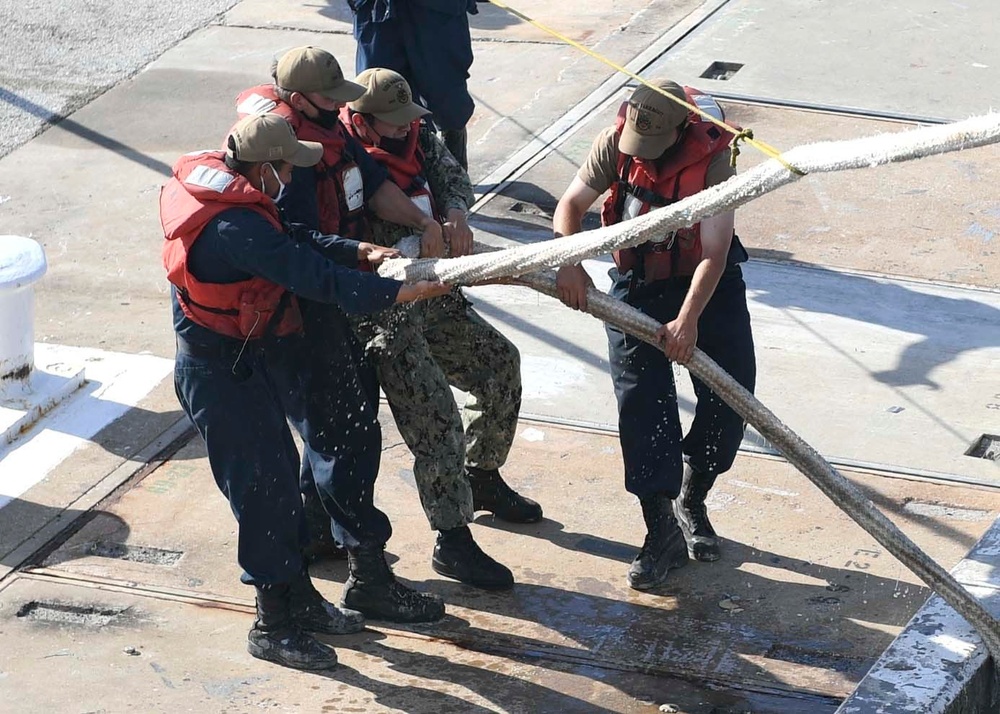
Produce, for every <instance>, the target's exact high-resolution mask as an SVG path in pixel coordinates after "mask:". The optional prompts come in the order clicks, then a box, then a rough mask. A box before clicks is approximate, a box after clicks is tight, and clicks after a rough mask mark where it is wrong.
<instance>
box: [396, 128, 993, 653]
mask: <svg viewBox="0 0 1000 714" xmlns="http://www.w3.org/2000/svg"><path fill="white" fill-rule="evenodd" d="M997 142H1000V113H990V114H987V115H984V116H979V117H973V118H971V119H967V120H965V121H962V122H957V123H954V124H944V125H938V126H931V127H924V128H919V129H913V130H910V131H906V132H902V133H897V134H882V135H878V136H872V137H868V138H864V139H852V140H847V141H837V142H824V143H819V144H810V145H805V146H801V147H798V148H795V149H792V150H791V151H788V152H786V153H785V154H784V157H785V159H786V161H787V162H788V163H790V164H791V165H792V166H795V167H796V168H797V169H799V170H800V171H803V172H805V173H824V172H832V171H843V170H846V169H857V168H867V167H870V166H878V165H880V164H887V163H891V162H897V161H908V160H911V159H918V158H923V157H925V156H932V155H934V154H942V153H946V152H950V151H957V150H960V149H969V148H973V147H977V146H984V145H987V144H993V143H997ZM798 178H800V176H799V175H798V174H795V173H793V172H792V171H789V170H788V169H787V168H786V167H785V166H783V165H782V164H781V163H780V162H778V161H775V160H773V159H771V160H768V161H766V162H764V163H763V164H761V165H759V166H757V167H755V168H753V169H751V170H749V171H747V172H746V173H745V174H742V175H739V176H736V177H734V178H732V179H730V180H729V181H727V182H725V183H723V184H720V185H718V186H714V187H712V188H710V189H707V190H705V191H702V192H701V193H699V194H697V195H695V196H692V197H690V198H687V199H684V200H683V201H679V202H678V203H676V204H673V205H671V206H667V207H665V208H661V209H657V210H655V211H652V212H650V213H648V214H646V215H645V216H641V217H639V218H637V219H634V220H631V221H628V222H625V223H621V224H618V225H615V226H610V227H608V228H602V229H599V230H595V231H589V232H586V233H580V234H576V235H572V236H567V237H565V238H560V239H555V240H552V241H548V242H546V243H541V244H536V245H530V246H520V247H516V248H508V249H505V250H496V249H493V248H492V247H486V246H483V245H481V244H478V243H477V251H478V250H485V251H487V252H483V253H478V252H477V253H476V254H475V255H471V256H466V257H462V258H450V259H442V260H420V259H417V260H410V259H398V260H391V261H386V263H385V264H384V265H383V266H382V267H381V268H380V269H379V273H380V274H382V275H385V276H388V277H396V278H400V279H405V280H407V281H408V282H413V281H416V280H426V279H439V280H443V281H445V282H449V283H453V284H471V283H476V282H481V281H485V280H491V279H497V278H505V277H506V278H510V277H516V279H515V280H513V281H512V282H516V283H520V284H523V285H527V286H530V287H532V288H534V289H536V290H538V291H540V292H543V293H545V294H548V295H551V296H553V297H558V295H557V293H556V285H555V276H554V274H552V273H551V272H545V273H536V272H535V271H538V270H540V269H542V268H547V267H554V266H557V265H564V264H568V263H577V262H579V261H581V260H583V259H584V258H589V257H594V256H597V255H603V254H606V253H609V252H611V251H612V250H617V249H619V248H625V247H629V246H634V245H638V244H640V243H643V242H645V241H646V240H648V239H649V238H651V237H654V236H657V235H663V234H664V233H665V232H667V231H670V230H675V229H677V228H681V227H684V226H689V225H692V224H693V223H696V222H697V221H699V220H701V219H702V218H705V217H707V216H711V215H715V214H718V213H722V212H724V211H728V210H730V209H733V208H735V207H737V206H740V205H742V204H744V203H747V202H748V201H751V200H752V199H754V198H756V197H757V196H761V195H763V194H765V193H768V192H770V191H773V190H774V189H776V188H778V187H779V186H783V185H785V184H787V183H791V182H792V181H795V180H797V179H798ZM533 273H534V274H533ZM587 306H588V312H590V313H591V314H592V315H594V316H595V317H598V318H599V319H601V320H603V321H605V322H607V323H609V324H611V325H614V326H616V327H618V328H619V329H621V330H623V331H625V332H627V333H629V334H632V335H635V336H636V337H638V338H639V339H642V340H644V341H645V342H648V343H650V344H652V345H656V344H657V343H656V338H655V334H656V331H657V330H658V329H659V328H660V324H659V323H658V322H657V321H656V320H654V319H653V318H651V317H649V316H648V315H645V314H643V313H642V312H639V311H638V310H635V309H634V308H632V307H630V306H629V305H627V304H625V303H623V302H621V301H619V300H615V299H614V298H611V297H608V296H607V295H603V294H602V293H600V292H598V291H596V290H593V289H591V290H589V291H588V294H587ZM684 366H685V367H687V368H688V370H689V371H690V372H691V373H692V374H693V375H694V376H696V377H697V378H698V379H700V380H701V381H702V382H704V383H705V384H707V385H708V386H709V387H710V388H711V389H712V391H714V392H715V393H716V394H718V395H719V397H721V398H722V399H723V400H725V402H726V403H727V404H729V406H730V407H732V408H733V410H734V411H736V413H737V414H739V415H740V416H742V417H743V418H744V419H745V420H746V421H747V423H749V424H751V425H753V427H754V428H756V429H757V431H759V432H760V433H761V435H763V436H764V437H765V438H766V439H767V440H768V441H770V442H771V443H772V444H774V446H775V447H776V448H777V449H778V450H779V451H780V452H781V453H782V455H783V456H784V457H785V458H786V459H788V461H789V462H790V463H791V464H793V465H794V466H795V467H796V468H797V469H798V470H799V471H801V472H802V473H803V474H805V476H806V477H807V478H809V480H810V481H812V482H813V483H814V484H816V486H817V487H818V488H819V489H820V490H821V491H822V492H823V493H825V494H826V495H827V496H828V497H829V498H830V499H831V500H832V501H833V502H834V503H835V504H836V505H837V506H838V507H839V508H841V509H842V510H843V511H844V512H845V513H847V515H848V516H850V517H851V518H852V519H853V520H854V521H855V522H857V523H858V524H859V525H860V526H861V527H862V528H864V529H865V531H867V532H868V533H869V534H870V535H871V536H872V537H874V538H875V540H877V541H878V542H879V543H881V544H882V545H883V546H885V548H886V550H888V551H889V552H890V553H892V554H893V556H895V557H896V558H897V559H898V560H899V561H900V562H901V563H903V564H904V565H905V566H906V567H908V568H909V569H910V570H911V571H912V572H914V573H915V574H916V575H917V576H919V577H920V579H921V580H923V581H924V582H925V583H926V584H927V585H928V586H929V587H930V588H931V589H933V590H934V591H936V592H937V593H938V594H940V595H941V597H942V598H944V599H945V601H947V602H948V604H949V605H951V606H952V607H953V608H954V609H955V610H956V611H957V612H958V613H959V614H960V615H962V616H963V617H964V618H965V619H966V620H968V621H969V622H970V623H971V624H972V625H973V626H974V627H975V628H976V630H977V631H978V632H979V635H980V636H981V637H982V638H983V641H984V642H985V644H986V647H987V648H988V649H989V651H990V653H991V654H992V656H993V661H994V663H995V664H997V663H1000V621H998V620H997V619H995V618H994V617H993V616H992V615H991V614H990V613H989V612H988V611H987V610H986V608H984V607H983V605H982V603H980V602H979V601H978V600H976V599H975V598H974V597H973V596H972V595H971V594H970V593H969V592H968V591H967V590H966V589H965V588H964V587H963V586H962V585H961V584H960V583H959V582H958V581H957V580H955V578H954V577H953V576H952V575H951V574H950V573H949V572H948V571H946V570H945V569H944V568H942V567H941V566H940V565H938V563H936V562H935V561H934V560H933V559H931V558H930V557H929V556H928V555H927V554H926V553H924V552H923V551H922V550H921V549H920V548H919V547H918V546H917V545H916V544H915V543H914V542H913V541H912V540H910V539H909V538H908V537H907V536H906V534H904V533H903V532H902V531H901V530H899V528H897V527H896V525H895V524H894V523H892V521H890V520H889V519H888V518H886V517H885V515H883V514H882V512H881V511H879V510H878V509H877V508H876V507H875V505H874V504H873V503H872V502H871V501H870V500H869V499H868V498H867V497H865V496H864V494H862V493H861V491H860V490H859V489H858V488H857V487H856V486H854V484H852V483H851V482H850V481H848V480H847V479H846V478H844V477H843V476H842V475H841V474H840V473H839V472H838V471H837V470H836V469H835V468H834V467H833V466H832V465H831V464H830V463H829V462H828V461H827V460H826V459H824V458H823V457H822V456H821V455H820V454H819V453H818V452H817V451H816V450H815V449H814V448H813V447H811V446H810V445H809V444H807V443H806V442H805V441H803V439H802V438H801V437H799V436H798V435H797V434H796V433H795V432H793V431H792V430H791V429H789V428H788V427H787V426H786V425H785V424H783V423H782V422H781V420H780V419H778V418H777V416H775V415H774V413H773V412H771V411H770V410H769V409H768V408H767V407H765V406H764V405H763V404H762V403H761V402H760V401H759V400H758V399H757V398H756V397H754V396H753V394H751V393H750V392H748V391H747V390H746V389H744V388H743V387H742V386H741V385H740V384H739V383H737V382H736V380H734V379H733V378H732V377H730V376H729V375H728V374H727V373H726V372H725V371H724V370H723V369H722V368H721V367H719V365H718V364H716V363H715V362H714V361H713V360H712V359H710V358H709V357H708V356H707V355H706V354H705V353H704V352H702V351H701V350H698V349H695V351H694V356H693V358H692V359H691V361H690V362H688V363H687V364H686V365H684Z"/></svg>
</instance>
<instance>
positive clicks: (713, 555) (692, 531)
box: [674, 465, 720, 563]
mask: <svg viewBox="0 0 1000 714" xmlns="http://www.w3.org/2000/svg"><path fill="white" fill-rule="evenodd" d="M716 477H717V474H706V473H702V472H701V471H696V470H694V469H693V468H691V467H690V466H687V465H685V466H684V480H683V481H682V482H681V495H680V496H678V497H677V500H676V501H674V515H676V516H677V522H678V523H679V524H680V527H681V531H683V532H684V540H686V541H687V548H688V553H689V554H690V555H691V557H692V558H694V559H695V560H700V561H702V562H704V563H710V562H712V561H713V560H718V559H719V556H720V553H719V538H718V536H716V535H715V529H714V528H712V524H711V523H710V522H709V520H708V510H707V509H706V508H705V498H706V497H707V496H708V492H709V491H710V490H711V488H712V486H713V485H714V484H715V479H716Z"/></svg>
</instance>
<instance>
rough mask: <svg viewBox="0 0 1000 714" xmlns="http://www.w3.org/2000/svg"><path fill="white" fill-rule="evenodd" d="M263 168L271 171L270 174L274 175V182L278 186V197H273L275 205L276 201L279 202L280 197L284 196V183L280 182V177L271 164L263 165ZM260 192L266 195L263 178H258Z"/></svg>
mask: <svg viewBox="0 0 1000 714" xmlns="http://www.w3.org/2000/svg"><path fill="white" fill-rule="evenodd" d="M264 166H267V167H268V168H269V169H271V173H272V174H274V180H275V181H277V182H278V186H280V188H279V189H278V195H277V196H275V197H274V202H275V203H277V202H278V201H280V200H281V198H282V196H284V195H285V188H286V187H287V186H286V184H285V182H284V181H282V180H281V177H280V176H278V171H277V170H276V169H275V168H274V166H273V165H272V164H264ZM260 190H261V192H263V193H267V191H266V190H265V188H264V177H263V176H261V177H260Z"/></svg>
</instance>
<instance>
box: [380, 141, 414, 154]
mask: <svg viewBox="0 0 1000 714" xmlns="http://www.w3.org/2000/svg"><path fill="white" fill-rule="evenodd" d="M409 139H410V137H409V136H404V137H403V138H402V139H390V138H389V137H387V136H380V137H379V140H378V148H380V149H382V150H383V151H388V152H389V153H390V154H395V155H396V156H402V155H403V152H404V151H406V145H407V143H408V142H409Z"/></svg>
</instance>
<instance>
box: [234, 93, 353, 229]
mask: <svg viewBox="0 0 1000 714" xmlns="http://www.w3.org/2000/svg"><path fill="white" fill-rule="evenodd" d="M268 112H270V113H272V114H277V115H279V116H282V117H284V118H285V119H286V120H287V121H288V123H289V124H291V125H292V129H294V130H295V135H296V136H297V137H298V138H299V139H301V140H303V141H318V142H319V143H320V144H322V145H323V158H322V159H320V161H319V163H318V164H316V166H315V171H316V201H317V206H318V207H319V225H318V226H310V228H317V229H318V230H319V231H320V233H325V234H327V235H330V234H332V235H338V236H340V237H342V238H353V239H354V240H364V239H365V229H366V225H365V189H364V182H363V181H362V178H361V169H359V168H358V165H357V164H356V163H355V162H354V161H353V160H351V159H349V158H347V157H346V156H344V145H345V144H346V143H347V134H346V130H345V128H344V127H343V126H342V125H341V124H340V122H338V123H337V125H336V126H335V127H334V128H332V129H325V128H323V127H321V126H320V125H319V124H316V123H315V122H312V121H309V120H308V119H307V118H306V117H305V116H303V115H302V114H301V113H300V112H298V111H297V110H295V109H294V108H292V107H291V106H289V105H288V104H285V103H284V102H283V101H281V99H279V98H278V95H277V94H276V93H275V91H274V86H273V85H270V84H262V85H260V86H259V87H251V88H250V89H248V90H246V91H245V92H243V93H242V94H240V95H239V96H238V97H237V98H236V113H237V114H239V116H240V118H242V117H245V116H247V115H249V114H265V113H268Z"/></svg>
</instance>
